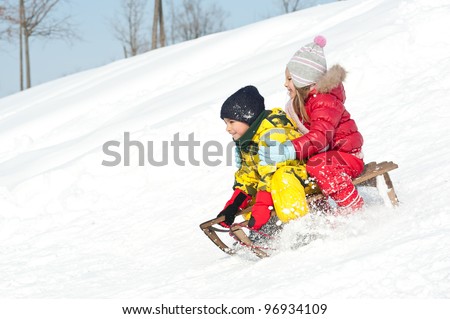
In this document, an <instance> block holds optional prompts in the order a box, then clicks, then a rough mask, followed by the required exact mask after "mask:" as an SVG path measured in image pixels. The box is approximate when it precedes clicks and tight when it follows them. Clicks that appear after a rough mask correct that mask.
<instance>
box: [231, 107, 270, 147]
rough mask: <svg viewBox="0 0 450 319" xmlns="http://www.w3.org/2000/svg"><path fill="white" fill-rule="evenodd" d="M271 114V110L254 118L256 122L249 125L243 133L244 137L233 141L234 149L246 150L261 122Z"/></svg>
mask: <svg viewBox="0 0 450 319" xmlns="http://www.w3.org/2000/svg"><path fill="white" fill-rule="evenodd" d="M270 113H271V110H265V111H264V112H261V114H260V115H259V116H258V117H257V118H256V120H255V121H254V122H253V123H252V125H250V127H249V128H248V130H247V132H245V134H244V135H242V136H241V137H240V138H239V139H237V140H235V141H234V142H235V143H236V147H238V148H239V149H246V148H247V147H248V145H249V144H250V142H251V141H252V139H253V136H255V134H256V131H257V130H258V128H259V126H260V125H261V122H262V121H264V119H266V118H267V117H268V116H269V115H270Z"/></svg>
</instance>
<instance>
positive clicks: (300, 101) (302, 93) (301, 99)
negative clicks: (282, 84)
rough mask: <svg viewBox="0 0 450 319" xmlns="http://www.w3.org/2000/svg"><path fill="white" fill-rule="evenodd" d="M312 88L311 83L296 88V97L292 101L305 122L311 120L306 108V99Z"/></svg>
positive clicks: (295, 109)
mask: <svg viewBox="0 0 450 319" xmlns="http://www.w3.org/2000/svg"><path fill="white" fill-rule="evenodd" d="M310 89H311V85H309V86H305V87H302V88H299V89H298V88H295V98H294V100H293V101H292V105H293V107H294V111H295V113H297V115H298V116H299V117H300V118H301V119H302V120H303V121H305V122H309V116H308V114H307V113H306V109H305V100H306V98H307V97H308V93H309V91H310Z"/></svg>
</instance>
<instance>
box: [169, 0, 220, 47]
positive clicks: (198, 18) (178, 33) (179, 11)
mask: <svg viewBox="0 0 450 319" xmlns="http://www.w3.org/2000/svg"><path fill="white" fill-rule="evenodd" d="M172 17H173V21H172V32H173V40H174V41H186V40H192V39H196V38H199V37H201V36H204V35H207V34H211V33H215V32H219V31H223V30H224V21H225V17H226V13H225V12H224V11H223V10H222V9H221V8H220V7H218V6H217V5H216V4H215V3H214V4H213V5H211V6H208V7H205V6H203V5H202V1H200V0H183V3H182V5H181V7H180V8H173V14H172Z"/></svg>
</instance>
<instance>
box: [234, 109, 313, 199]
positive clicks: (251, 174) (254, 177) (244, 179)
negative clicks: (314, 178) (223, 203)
mask: <svg viewBox="0 0 450 319" xmlns="http://www.w3.org/2000/svg"><path fill="white" fill-rule="evenodd" d="M300 136H301V133H299V132H298V131H297V130H296V127H295V126H294V124H292V122H291V121H290V120H289V119H288V117H287V115H286V113H285V112H284V111H283V110H282V109H281V108H275V109H273V110H265V111H264V112H262V113H261V115H260V116H259V117H258V118H257V119H256V120H255V122H253V124H252V125H251V126H250V127H249V129H248V130H247V132H246V133H245V134H244V135H243V136H242V137H241V138H239V139H238V140H235V143H236V147H237V149H238V151H239V154H240V156H241V160H242V165H241V167H240V168H239V170H238V171H236V173H235V183H234V186H233V189H236V188H238V189H240V190H242V191H244V192H245V193H247V194H249V195H250V196H252V197H254V196H255V195H256V192H257V191H267V192H271V179H272V176H273V174H274V173H275V171H276V170H277V169H278V168H280V167H283V166H302V167H303V169H302V170H301V171H302V172H303V173H302V174H301V175H302V176H298V178H299V179H301V180H303V181H305V180H306V179H307V178H308V176H307V174H306V169H304V166H305V165H304V164H305V163H304V162H302V161H299V160H289V161H286V162H281V163H277V164H274V165H264V166H263V165H259V156H258V149H259V147H260V146H262V145H264V146H267V143H266V142H267V141H279V142H280V143H283V142H285V141H287V140H293V139H295V138H298V137H300ZM302 184H303V183H302ZM305 186H306V185H305Z"/></svg>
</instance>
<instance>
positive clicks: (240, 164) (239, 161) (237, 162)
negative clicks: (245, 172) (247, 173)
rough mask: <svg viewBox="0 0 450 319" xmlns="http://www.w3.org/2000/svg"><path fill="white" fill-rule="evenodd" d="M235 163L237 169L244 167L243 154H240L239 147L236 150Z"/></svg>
mask: <svg viewBox="0 0 450 319" xmlns="http://www.w3.org/2000/svg"><path fill="white" fill-rule="evenodd" d="M234 162H235V163H236V167H237V168H241V166H242V159H241V153H240V152H239V149H238V148H237V147H235V148H234Z"/></svg>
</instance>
